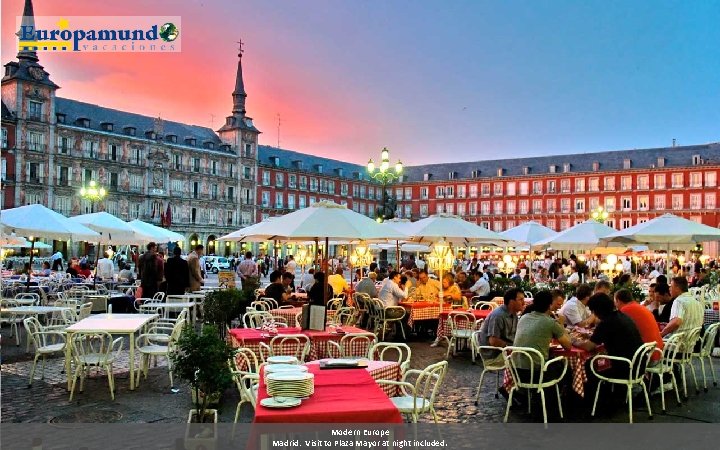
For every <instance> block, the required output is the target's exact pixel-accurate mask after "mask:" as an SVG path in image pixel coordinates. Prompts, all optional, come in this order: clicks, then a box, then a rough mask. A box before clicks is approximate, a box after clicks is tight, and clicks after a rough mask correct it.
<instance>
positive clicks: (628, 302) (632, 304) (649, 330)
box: [615, 289, 665, 364]
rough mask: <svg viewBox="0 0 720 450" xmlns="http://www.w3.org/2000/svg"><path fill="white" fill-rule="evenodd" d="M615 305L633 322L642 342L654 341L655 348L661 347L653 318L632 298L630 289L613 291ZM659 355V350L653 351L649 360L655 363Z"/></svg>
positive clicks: (657, 329)
mask: <svg viewBox="0 0 720 450" xmlns="http://www.w3.org/2000/svg"><path fill="white" fill-rule="evenodd" d="M615 306H617V309H618V311H620V312H621V313H623V314H625V315H626V316H628V317H629V318H630V319H632V321H633V322H635V326H636V327H637V329H638V331H639V332H640V338H641V339H642V340H643V342H655V343H656V344H657V345H656V347H655V348H657V349H658V350H662V349H663V347H664V346H665V343H664V342H663V339H662V336H661V335H660V329H659V328H658V326H657V323H656V322H655V318H654V317H653V315H652V313H651V312H650V311H648V309H647V308H645V307H643V306H642V305H641V304H640V303H638V302H636V301H635V299H633V296H632V291H630V290H629V289H620V290H619V291H617V292H615ZM661 356H662V354H661V353H660V352H654V353H653V354H652V356H651V357H650V360H651V361H652V362H653V363H655V364H656V363H657V362H658V361H660V357H661Z"/></svg>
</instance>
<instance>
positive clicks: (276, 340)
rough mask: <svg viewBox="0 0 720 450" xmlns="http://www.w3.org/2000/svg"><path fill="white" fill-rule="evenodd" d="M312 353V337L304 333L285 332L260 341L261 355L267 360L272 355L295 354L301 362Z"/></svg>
mask: <svg viewBox="0 0 720 450" xmlns="http://www.w3.org/2000/svg"><path fill="white" fill-rule="evenodd" d="M309 354H310V338H309V337H307V336H306V335H304V334H283V335H280V336H275V337H273V338H272V339H270V343H269V344H266V343H264V342H261V343H260V357H261V358H262V360H263V361H267V359H268V357H270V356H294V357H296V358H297V359H298V361H300V362H301V363H302V362H304V361H305V360H306V359H307V356H308V355H309Z"/></svg>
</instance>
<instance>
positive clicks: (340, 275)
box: [328, 266, 349, 295]
mask: <svg viewBox="0 0 720 450" xmlns="http://www.w3.org/2000/svg"><path fill="white" fill-rule="evenodd" d="M328 284H329V285H330V286H332V290H333V295H339V294H342V293H343V292H345V291H347V290H348V289H349V286H348V283H347V281H346V280H345V275H344V272H343V269H342V267H339V266H338V268H337V269H335V273H334V274H333V275H330V276H329V277H328Z"/></svg>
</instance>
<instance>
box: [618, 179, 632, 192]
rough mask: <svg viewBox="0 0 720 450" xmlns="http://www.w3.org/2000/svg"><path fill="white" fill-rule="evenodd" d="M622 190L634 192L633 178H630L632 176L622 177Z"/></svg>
mask: <svg viewBox="0 0 720 450" xmlns="http://www.w3.org/2000/svg"><path fill="white" fill-rule="evenodd" d="M620 190H621V191H631V190H632V177H630V176H625V177H620Z"/></svg>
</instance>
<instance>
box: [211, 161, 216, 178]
mask: <svg viewBox="0 0 720 450" xmlns="http://www.w3.org/2000/svg"><path fill="white" fill-rule="evenodd" d="M210 174H212V175H217V174H218V163H217V161H212V162H211V163H210Z"/></svg>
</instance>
